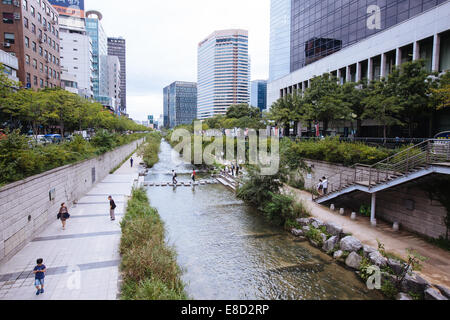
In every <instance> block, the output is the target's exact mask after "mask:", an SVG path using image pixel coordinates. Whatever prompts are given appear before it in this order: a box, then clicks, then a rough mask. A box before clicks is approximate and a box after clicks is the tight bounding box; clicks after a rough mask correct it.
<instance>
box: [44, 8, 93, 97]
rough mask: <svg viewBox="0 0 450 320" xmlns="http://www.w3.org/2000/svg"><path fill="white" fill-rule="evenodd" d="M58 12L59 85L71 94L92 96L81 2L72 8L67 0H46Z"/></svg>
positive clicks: (89, 54) (88, 46) (88, 40)
mask: <svg viewBox="0 0 450 320" xmlns="http://www.w3.org/2000/svg"><path fill="white" fill-rule="evenodd" d="M50 3H51V4H52V5H53V7H54V8H55V9H56V10H57V11H58V12H59V14H60V16H59V28H60V33H59V35H60V42H61V43H60V46H61V48H60V49H61V71H62V73H61V84H62V86H63V87H64V88H65V89H66V90H68V91H70V92H73V93H76V94H79V95H80V96H82V97H85V98H93V97H94V92H93V78H92V76H93V65H92V64H93V56H92V54H93V52H92V40H91V38H90V37H89V36H88V35H87V32H86V22H85V18H84V1H83V0H80V1H79V2H78V4H79V6H78V7H77V8H78V9H77V8H76V7H74V6H72V5H71V4H70V3H69V2H67V1H60V0H50Z"/></svg>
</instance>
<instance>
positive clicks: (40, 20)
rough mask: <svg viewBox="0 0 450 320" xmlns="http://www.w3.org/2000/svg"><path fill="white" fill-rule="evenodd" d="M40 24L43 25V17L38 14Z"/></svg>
mask: <svg viewBox="0 0 450 320" xmlns="http://www.w3.org/2000/svg"><path fill="white" fill-rule="evenodd" d="M38 22H39V23H42V15H41V14H40V13H39V12H38Z"/></svg>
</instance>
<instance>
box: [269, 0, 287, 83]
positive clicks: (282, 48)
mask: <svg viewBox="0 0 450 320" xmlns="http://www.w3.org/2000/svg"><path fill="white" fill-rule="evenodd" d="M291 1H292V0H272V1H271V2H270V61H269V81H273V80H276V79H279V78H281V77H284V76H285V75H287V74H289V72H290V66H291V64H290V63H291V42H290V39H291Z"/></svg>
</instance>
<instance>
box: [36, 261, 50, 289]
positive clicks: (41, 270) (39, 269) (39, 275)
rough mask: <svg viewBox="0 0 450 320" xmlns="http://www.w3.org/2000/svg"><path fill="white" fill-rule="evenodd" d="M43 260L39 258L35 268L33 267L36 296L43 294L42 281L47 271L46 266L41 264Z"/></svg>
mask: <svg viewBox="0 0 450 320" xmlns="http://www.w3.org/2000/svg"><path fill="white" fill-rule="evenodd" d="M43 262H44V260H43V259H41V258H39V259H37V261H36V263H37V266H36V267H34V270H33V273H34V285H35V286H36V289H37V291H36V295H37V296H38V295H39V294H40V293H44V279H45V272H46V271H47V268H46V266H45V265H44V264H43Z"/></svg>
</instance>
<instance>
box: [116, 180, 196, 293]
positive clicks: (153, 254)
mask: <svg viewBox="0 0 450 320" xmlns="http://www.w3.org/2000/svg"><path fill="white" fill-rule="evenodd" d="M121 227H122V238H121V242H120V253H121V254H122V263H121V270H122V272H123V278H124V283H123V286H122V292H121V298H122V299H124V300H182V299H186V298H187V296H186V293H185V292H184V284H183V282H182V281H181V270H180V268H179V267H178V265H177V263H176V254H175V251H174V250H173V248H171V247H169V246H168V245H167V244H166V243H165V231H164V224H163V222H162V221H161V218H160V216H159V214H158V212H157V210H156V209H155V208H152V207H151V206H150V204H149V201H148V197H147V194H146V193H145V190H144V189H143V188H140V189H133V191H132V197H131V199H130V200H129V201H128V204H127V209H126V213H125V216H124V219H123V220H122V222H121Z"/></svg>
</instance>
